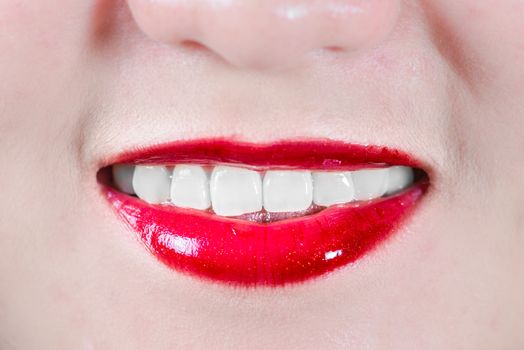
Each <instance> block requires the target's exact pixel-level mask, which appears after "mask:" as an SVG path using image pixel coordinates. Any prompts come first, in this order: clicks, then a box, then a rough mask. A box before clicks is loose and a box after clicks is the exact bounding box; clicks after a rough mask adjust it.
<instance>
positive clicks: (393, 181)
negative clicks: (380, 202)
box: [386, 166, 414, 194]
mask: <svg viewBox="0 0 524 350" xmlns="http://www.w3.org/2000/svg"><path fill="white" fill-rule="evenodd" d="M413 178H414V174H413V169H412V168H410V167H407V166H393V167H391V168H389V182H388V188H387V190H386V194H393V193H396V192H399V191H401V190H403V189H405V188H406V187H407V186H408V185H409V184H411V183H412V182H413Z"/></svg>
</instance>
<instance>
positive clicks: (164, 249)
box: [103, 140, 429, 286]
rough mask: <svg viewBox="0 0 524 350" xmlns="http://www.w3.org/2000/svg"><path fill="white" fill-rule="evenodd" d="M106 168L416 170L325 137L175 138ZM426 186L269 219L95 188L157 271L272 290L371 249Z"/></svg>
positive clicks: (379, 150) (386, 154) (395, 157)
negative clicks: (255, 140) (163, 268)
mask: <svg viewBox="0 0 524 350" xmlns="http://www.w3.org/2000/svg"><path fill="white" fill-rule="evenodd" d="M111 163H113V164H114V163H134V164H176V163H200V164H219V163H220V164H221V163H228V164H242V165H243V166H252V167H256V168H275V167H279V168H282V167H285V168H301V169H316V170H319V169H320V170H324V169H329V170H332V169H357V168H360V167H368V168H369V167H370V166H386V165H405V166H410V167H414V168H420V166H419V163H418V162H417V161H415V160H414V159H413V158H412V157H410V156H408V155H406V154H404V153H402V152H400V151H397V150H391V149H389V148H386V147H377V146H360V145H353V144H347V143H343V142H336V141H324V140H321V141H286V142H278V143H271V144H251V143H238V142H233V141H227V140H205V141H198V142H194V141H192V142H176V143H171V144H167V145H160V146H156V147H152V148H148V149H143V150H138V151H134V152H128V153H125V154H123V155H120V156H118V157H116V158H115V159H114V161H112V162H111ZM428 184H429V182H428V180H427V177H426V176H425V175H424V176H422V177H421V178H420V179H419V180H418V181H417V182H416V183H415V184H413V185H412V186H411V187H409V188H408V189H406V190H405V191H403V192H402V193H399V194H396V195H394V196H391V197H387V198H380V199H376V200H372V201H369V202H354V203H348V204H343V205H335V206H331V207H328V208H326V209H324V210H322V211H320V212H318V213H315V214H312V215H308V216H303V217H299V218H292V219H287V220H283V221H277V222H272V223H256V222H249V221H244V220H240V219H234V218H225V217H220V216H217V215H213V214H211V213H208V212H203V211H198V210H193V209H182V208H177V207H174V206H167V205H151V204H147V203H145V202H143V201H141V200H140V199H138V198H135V197H132V196H129V195H126V194H123V193H120V192H118V191H116V190H114V189H112V188H111V187H110V186H103V192H104V195H105V197H106V198H107V199H108V201H109V203H110V204H111V206H112V207H113V208H114V209H115V211H116V213H117V214H118V216H119V217H120V218H121V219H122V220H123V221H124V222H125V223H126V224H127V225H128V226H129V227H130V228H131V229H132V230H133V231H134V232H136V233H137V235H138V237H139V238H140V240H141V241H142V242H143V243H144V244H145V246H146V247H147V249H148V250H149V251H150V252H151V253H152V254H153V255H154V256H155V257H156V258H157V259H158V260H159V261H161V262H163V263H164V264H165V265H167V266H169V267H171V268H174V269H175V270H177V271H180V272H185V273H188V274H190V275H193V276H198V277H201V278H205V279H210V280H213V281H217V282H224V283H229V284H235V285H250V286H258V285H266V286H279V285H284V284H287V283H294V282H302V281H305V280H308V279H311V278H314V277H316V276H320V275H324V274H326V273H328V272H330V271H333V270H335V269H337V268H340V267H342V266H344V265H347V264H349V263H351V262H354V261H356V260H357V259H359V258H361V257H363V256H364V255H365V254H366V253H368V252H370V251H372V250H373V249H374V248H376V247H377V246H379V243H381V242H384V241H385V240H386V239H387V238H388V237H390V236H391V235H392V234H393V233H394V232H395V231H397V229H398V228H399V227H400V226H401V224H402V223H403V222H405V220H406V218H407V217H408V216H409V215H410V214H411V213H412V212H413V209H414V208H415V207H416V205H417V203H419V201H420V199H421V198H422V197H423V195H424V193H425V192H426V190H427V188H428Z"/></svg>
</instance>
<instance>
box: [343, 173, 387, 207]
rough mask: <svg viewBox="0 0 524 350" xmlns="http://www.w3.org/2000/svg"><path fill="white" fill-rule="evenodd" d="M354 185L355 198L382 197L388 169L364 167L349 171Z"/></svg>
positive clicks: (384, 191) (360, 199) (361, 199)
mask: <svg viewBox="0 0 524 350" xmlns="http://www.w3.org/2000/svg"><path fill="white" fill-rule="evenodd" d="M351 178H352V179H353V185H354V186H355V200H359V201H363V200H370V199H373V198H378V197H382V196H383V195H384V193H386V189H387V186H388V169H387V168H383V169H366V170H357V171H352V172H351Z"/></svg>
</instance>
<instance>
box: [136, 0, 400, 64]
mask: <svg viewBox="0 0 524 350" xmlns="http://www.w3.org/2000/svg"><path fill="white" fill-rule="evenodd" d="M127 1H128V4H129V8H130V9H131V12H132V14H133V17H134V19H135V21H136V23H137V24H138V26H139V28H140V29H141V30H142V31H143V32H144V33H145V34H147V35H148V36H149V37H151V38H152V39H155V40H157V41H160V42H163V43H166V44H170V45H180V44H182V43H197V44H199V45H201V46H204V47H205V48H207V49H209V50H211V51H213V52H214V53H216V54H217V55H219V56H221V57H222V58H223V59H224V60H225V61H226V62H228V63H229V64H231V65H234V66H238V67H249V68H257V69H261V68H267V69H274V68H277V69H278V68H283V67H289V66H291V65H294V64H297V63H298V62H299V61H300V60H302V59H303V58H304V57H305V56H306V55H307V54H309V53H312V52H315V51H322V50H323V51H324V52H331V51H336V52H337V53H340V52H348V53H351V52H355V51H358V50H362V49H364V48H368V47H370V46H373V45H375V44H377V43H378V42H380V41H381V40H384V39H385V38H386V37H387V36H388V35H389V33H390V32H391V31H392V29H393V27H394V25H395V23H396V21H397V18H398V15H399V12H400V3H399V1H400V0H127Z"/></svg>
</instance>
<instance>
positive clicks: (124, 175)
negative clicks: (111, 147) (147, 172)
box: [113, 164, 135, 194]
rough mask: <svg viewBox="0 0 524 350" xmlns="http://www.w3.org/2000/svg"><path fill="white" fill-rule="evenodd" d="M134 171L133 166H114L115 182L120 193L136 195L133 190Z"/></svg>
mask: <svg viewBox="0 0 524 350" xmlns="http://www.w3.org/2000/svg"><path fill="white" fill-rule="evenodd" d="M134 171H135V167H134V166H132V165H126V164H117V165H115V166H113V180H114V181H115V185H116V187H117V188H118V189H119V190H120V191H122V192H124V193H128V194H135V190H134V189H133V173H134Z"/></svg>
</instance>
